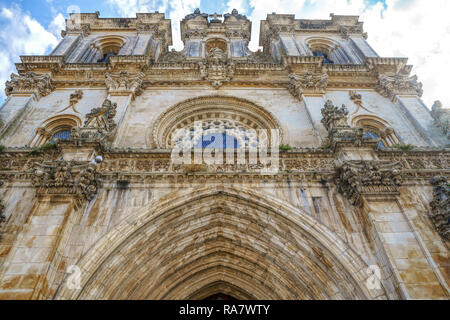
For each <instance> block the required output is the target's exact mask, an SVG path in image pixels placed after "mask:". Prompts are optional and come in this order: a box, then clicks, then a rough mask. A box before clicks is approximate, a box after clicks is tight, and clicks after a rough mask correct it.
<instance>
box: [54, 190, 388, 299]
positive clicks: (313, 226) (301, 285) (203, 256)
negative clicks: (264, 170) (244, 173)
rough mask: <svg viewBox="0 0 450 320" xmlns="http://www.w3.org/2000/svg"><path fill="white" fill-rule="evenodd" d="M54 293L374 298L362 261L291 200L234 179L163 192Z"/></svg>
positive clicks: (114, 232)
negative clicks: (76, 281) (77, 280)
mask: <svg viewBox="0 0 450 320" xmlns="http://www.w3.org/2000/svg"><path fill="white" fill-rule="evenodd" d="M77 265H78V266H79V267H80V269H81V271H82V278H81V290H70V289H68V287H67V286H66V285H65V283H64V282H65V281H64V282H63V284H62V285H61V286H60V288H59V290H58V291H57V292H56V295H55V298H56V299H155V300H157V299H175V300H177V299H205V298H207V297H210V296H213V295H217V294H223V295H227V296H230V297H233V298H236V299H257V300H272V299H286V300H294V299H375V298H377V299H383V298H385V297H386V296H385V294H384V293H378V294H375V293H374V292H373V291H370V290H368V288H367V287H366V279H367V277H368V275H367V273H366V270H367V265H366V264H365V263H364V262H363V261H362V260H361V258H360V257H359V256H358V255H357V254H356V253H355V252H354V251H353V250H352V249H351V248H350V247H348V245H347V244H345V243H344V242H343V241H342V240H341V239H340V238H339V237H338V236H337V235H336V234H334V233H333V232H332V231H330V230H329V229H328V228H326V227H325V226H323V225H321V224H320V223H319V222H318V221H316V220H314V219H313V218H312V217H310V216H308V215H307V214H306V213H304V212H302V211H301V210H299V209H297V208H294V207H292V206H291V205H289V204H286V203H283V202H282V201H280V200H277V199H275V198H273V197H271V196H268V195H263V194H261V193H259V192H257V191H254V190H248V189H246V188H242V187H227V186H217V187H212V186H208V188H204V189H202V190H196V191H190V192H188V191H185V192H180V193H178V194H176V195H169V196H167V197H166V198H163V199H160V200H159V201H157V202H156V203H153V204H151V205H150V206H149V207H147V208H145V209H143V210H142V211H140V212H139V213H138V214H136V216H134V217H132V218H128V219H125V220H124V221H122V223H120V224H119V225H118V226H116V227H115V228H114V229H113V230H111V231H110V232H109V233H108V234H107V235H106V236H105V237H103V238H102V239H101V240H100V241H98V242H97V243H96V244H95V245H94V247H93V248H91V249H90V250H89V251H88V252H87V253H86V254H85V255H84V257H83V258H82V259H81V260H80V261H79V262H78V264H77Z"/></svg>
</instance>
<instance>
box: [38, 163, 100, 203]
mask: <svg viewBox="0 0 450 320" xmlns="http://www.w3.org/2000/svg"><path fill="white" fill-rule="evenodd" d="M32 184H33V186H34V187H35V188H37V194H39V195H44V194H54V195H64V194H70V195H76V196H79V197H81V198H84V199H86V200H87V201H90V200H92V199H93V198H94V197H95V195H96V194H97V190H98V188H99V186H100V182H99V179H98V174H97V166H96V165H95V164H93V163H83V164H77V163H75V162H67V161H51V162H49V163H35V167H34V170H33V176H32Z"/></svg>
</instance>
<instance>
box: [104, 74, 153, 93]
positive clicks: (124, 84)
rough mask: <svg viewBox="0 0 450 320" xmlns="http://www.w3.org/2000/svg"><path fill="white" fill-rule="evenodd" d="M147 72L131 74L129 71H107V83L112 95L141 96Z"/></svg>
mask: <svg viewBox="0 0 450 320" xmlns="http://www.w3.org/2000/svg"><path fill="white" fill-rule="evenodd" d="M144 78H145V74H144V73H143V72H139V73H137V74H131V73H129V72H128V71H121V72H120V73H106V75H105V84H106V87H107V88H108V91H109V92H110V93H111V94H112V95H129V94H132V95H133V96H136V97H137V96H140V95H141V94H142V91H143V83H144Z"/></svg>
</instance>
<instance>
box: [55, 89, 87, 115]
mask: <svg viewBox="0 0 450 320" xmlns="http://www.w3.org/2000/svg"><path fill="white" fill-rule="evenodd" d="M82 98H83V91H82V90H77V91H75V92H74V93H72V94H71V95H70V99H69V105H68V106H67V107H65V108H64V109H62V110H61V111H58V112H57V113H60V112H63V111H66V110H67V109H70V108H71V109H72V110H73V111H74V112H76V113H80V112H78V110H77V109H76V108H75V105H76V104H77V103H78V101H80V100H81V99H82Z"/></svg>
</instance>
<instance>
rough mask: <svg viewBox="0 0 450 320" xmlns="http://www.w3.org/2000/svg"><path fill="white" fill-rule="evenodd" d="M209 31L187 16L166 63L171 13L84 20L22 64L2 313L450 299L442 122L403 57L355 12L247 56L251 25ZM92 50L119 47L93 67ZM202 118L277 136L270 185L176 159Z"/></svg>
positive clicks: (5, 116) (0, 134) (278, 24)
mask: <svg viewBox="0 0 450 320" xmlns="http://www.w3.org/2000/svg"><path fill="white" fill-rule="evenodd" d="M208 19H209V18H208V17H207V15H205V14H202V13H201V12H200V11H196V12H194V13H193V14H191V15H188V16H186V18H185V19H184V20H183V22H182V32H183V33H182V39H183V40H184V41H185V43H186V45H187V50H184V51H182V52H173V51H172V52H170V51H168V46H169V45H170V43H171V33H170V32H171V31H170V22H169V21H168V20H165V19H164V15H163V14H157V13H155V14H138V15H137V17H136V19H102V18H99V17H98V13H96V14H86V15H81V21H82V24H81V25H77V24H75V23H74V21H72V20H70V21H69V22H68V25H67V28H66V29H67V30H66V31H65V32H64V33H63V35H64V40H63V41H62V43H61V44H60V45H59V46H58V47H57V48H56V49H55V50H54V52H53V53H52V54H51V55H50V56H45V57H41V56H37V57H22V58H21V59H22V63H19V64H18V65H17V68H18V73H19V74H18V75H13V76H12V79H11V81H8V82H7V85H6V93H7V94H8V99H7V101H6V102H5V104H4V105H3V106H2V108H1V109H0V120H1V122H0V123H1V126H0V145H3V146H5V147H6V148H2V149H1V150H0V181H1V182H2V183H3V184H1V183H0V184H1V186H0V234H1V240H0V299H203V298H207V297H208V296H211V295H213V294H217V293H224V294H228V295H231V296H234V297H236V298H241V299H448V297H449V278H448V274H449V263H448V261H449V260H448V244H449V243H448V241H449V238H448V237H449V231H448V214H449V213H448V212H449V211H448V208H449V204H448V198H449V196H448V192H449V190H448V183H447V181H448V179H450V170H449V168H450V164H449V162H450V152H449V150H448V149H445V147H446V146H448V140H447V138H446V136H445V134H446V133H445V132H442V131H441V129H442V128H443V127H445V126H446V124H445V123H441V124H440V127H439V128H438V126H437V125H436V114H434V116H433V117H432V115H431V113H430V111H429V110H428V109H427V108H426V106H425V105H424V104H423V103H422V101H421V100H420V96H421V93H422V91H421V84H420V83H418V82H417V78H415V77H411V76H410V71H411V66H408V65H406V59H402V58H380V57H378V56H377V54H376V53H375V52H374V51H373V50H372V49H371V48H370V46H369V45H368V43H367V42H366V41H365V38H366V37H365V34H364V33H363V30H362V23H361V22H358V19H357V18H356V17H351V16H333V17H332V19H331V20H296V19H295V17H294V16H292V15H268V17H267V21H263V22H262V28H261V44H262V45H263V46H264V51H263V52H256V53H255V52H251V51H249V50H248V48H247V47H246V46H247V43H248V40H249V39H248V37H249V35H248V34H247V33H248V31H249V27H250V24H249V21H248V19H247V18H246V17H244V16H242V15H240V14H239V13H238V12H237V11H233V12H232V13H231V14H228V15H227V16H225V17H224V20H225V21H224V22H221V21H213V20H211V21H209V20H208ZM208 21H209V22H208ZM241 29H242V30H241ZM105 39H106V40H105ZM108 39H109V40H108ZM124 39H125V40H124ZM103 40H105V41H106V44H107V45H111V43H112V44H114V45H117V44H118V43H121V41H124V43H123V44H121V48H120V50H119V51H118V55H117V56H114V57H111V58H110V61H109V62H105V63H97V62H96V59H97V58H99V57H100V51H98V50H101V49H102V45H103V46H104V45H105V42H102V41H103ZM108 41H110V42H108ZM192 43H197V44H198V48H197V49H198V50H197V49H195V50H193V51H195V52H191V49H192V48H191V44H192ZM224 43H225V44H226V46H225V47H223V48H221V46H223V45H224ZM237 44H238V45H239V46H241V47H240V49H239V50H238V49H235V48H234V47H233V46H235V45H237ZM335 45H336V46H335ZM208 46H210V47H211V48H210V51H209V52H207V50H206V48H207V47H208ZM334 46H335V47H334ZM330 48H332V49H333V50H334V51H333V52H331V51H330V50H331V49H330ZM222 49H224V50H225V51H226V52H224V51H222ZM315 49H320V50H323V53H326V54H328V57H329V58H332V59H335V60H336V61H335V63H334V64H326V63H324V58H323V57H318V56H312V50H315ZM229 50H232V51H233V53H231V52H229ZM102 53H103V52H102ZM346 59H347V60H346ZM31 70H33V71H31ZM342 105H345V107H344V106H342ZM438 111H439V112H443V111H442V110H441V109H439V110H438V109H436V108H435V110H434V113H436V112H438ZM198 120H205V121H215V120H217V122H218V123H219V124H218V125H221V126H222V128H223V127H229V126H231V127H233V128H240V129H245V128H252V129H266V130H269V129H279V130H280V132H281V136H282V141H281V144H282V145H283V146H282V148H281V150H280V152H279V166H278V170H277V171H275V172H264V171H261V170H260V169H261V164H260V163H258V164H249V163H246V164H210V165H207V164H205V163H202V164H196V165H188V164H178V163H175V162H174V161H173V159H172V158H171V148H172V147H173V145H171V144H170V139H169V138H170V136H171V134H173V131H174V130H175V129H180V128H185V129H191V128H192V125H193V123H194V122H195V121H198ZM61 130H65V131H66V133H67V131H70V138H69V139H66V140H64V139H63V140H56V142H55V144H50V145H46V143H47V142H49V141H50V140H51V138H52V137H53V135H54V134H55V133H58V132H59V131H61ZM367 133H372V134H374V133H375V134H378V137H376V135H375V136H373V135H369V136H365V134H367ZM380 141H381V142H383V144H384V145H383V147H382V148H379V143H380ZM43 146H44V147H43ZM287 149H289V150H287ZM233 152H234V151H233ZM233 155H234V153H233ZM73 266H75V267H76V268H78V269H77V270H79V271H80V274H79V276H80V277H79V278H77V279H78V280H80V281H79V283H78V285H79V287H78V285H75V287H74V286H73V285H74V284H77V283H76V281H75V283H74V282H73V280H74V278H73V277H72V276H74V275H75V274H73V273H71V272H72V271H73V269H71V267H73ZM374 269H376V270H378V269H379V270H380V272H381V273H380V277H379V280H380V281H381V286H380V287H379V288H378V287H376V288H372V287H371V286H370V284H371V283H373V281H374V280H378V276H377V274H373V270H374ZM70 270H72V271H70ZM371 270H372V271H371ZM374 276H375V279H374V278H373V277H374ZM75 280H76V279H75ZM375 282H376V281H375Z"/></svg>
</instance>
